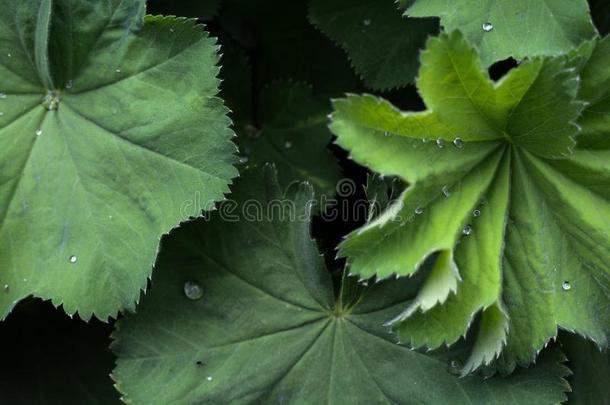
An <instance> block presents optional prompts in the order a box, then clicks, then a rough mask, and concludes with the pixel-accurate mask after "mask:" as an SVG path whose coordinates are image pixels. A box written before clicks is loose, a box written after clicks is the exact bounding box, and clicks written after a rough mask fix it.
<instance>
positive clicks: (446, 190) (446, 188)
mask: <svg viewBox="0 0 610 405" xmlns="http://www.w3.org/2000/svg"><path fill="white" fill-rule="evenodd" d="M441 191H442V192H443V195H444V196H445V197H447V198H448V197H450V196H451V190H449V186H446V185H445V186H443V188H442V189H441Z"/></svg>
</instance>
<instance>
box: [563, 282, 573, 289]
mask: <svg viewBox="0 0 610 405" xmlns="http://www.w3.org/2000/svg"><path fill="white" fill-rule="evenodd" d="M561 288H563V291H569V290H571V289H572V284H570V282H569V281H564V282H563V284H561Z"/></svg>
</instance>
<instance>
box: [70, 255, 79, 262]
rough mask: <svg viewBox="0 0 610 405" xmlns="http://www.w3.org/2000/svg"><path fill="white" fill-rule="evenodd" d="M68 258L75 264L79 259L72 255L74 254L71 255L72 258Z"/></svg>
mask: <svg viewBox="0 0 610 405" xmlns="http://www.w3.org/2000/svg"><path fill="white" fill-rule="evenodd" d="M68 260H69V261H70V263H72V264H74V263H76V261H77V260H78V257H76V256H74V255H72V256H70V258H69V259H68Z"/></svg>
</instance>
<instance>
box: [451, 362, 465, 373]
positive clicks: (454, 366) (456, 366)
mask: <svg viewBox="0 0 610 405" xmlns="http://www.w3.org/2000/svg"><path fill="white" fill-rule="evenodd" d="M461 369H462V362H460V361H459V360H451V363H449V372H450V373H451V374H460V373H461Z"/></svg>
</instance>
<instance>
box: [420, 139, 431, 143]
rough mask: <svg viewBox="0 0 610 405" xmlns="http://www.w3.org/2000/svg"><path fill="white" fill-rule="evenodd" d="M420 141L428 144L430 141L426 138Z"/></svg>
mask: <svg viewBox="0 0 610 405" xmlns="http://www.w3.org/2000/svg"><path fill="white" fill-rule="evenodd" d="M421 141H422V142H423V143H428V142H429V141H430V140H429V139H428V138H422V139H421Z"/></svg>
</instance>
